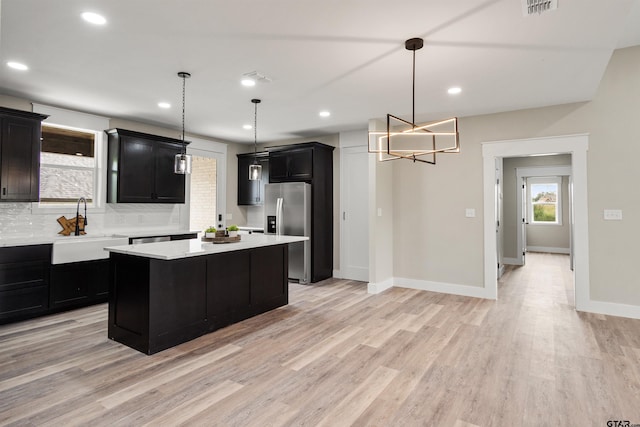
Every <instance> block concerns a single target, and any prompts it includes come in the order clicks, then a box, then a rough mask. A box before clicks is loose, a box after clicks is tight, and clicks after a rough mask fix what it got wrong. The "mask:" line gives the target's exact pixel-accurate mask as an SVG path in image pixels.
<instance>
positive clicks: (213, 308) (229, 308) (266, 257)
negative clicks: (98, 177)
mask: <svg viewBox="0 0 640 427" xmlns="http://www.w3.org/2000/svg"><path fill="white" fill-rule="evenodd" d="M307 239H308V238H307V237H302V236H273V235H260V234H252V235H244V236H242V240H241V241H240V242H236V243H226V244H213V243H209V242H203V241H201V240H199V239H191V240H179V241H172V242H158V243H144V244H138V245H126V246H114V247H108V248H105V250H108V251H109V252H110V280H109V326H108V335H109V338H111V339H113V340H115V341H118V342H120V343H122V344H125V345H127V346H129V347H131V348H134V349H136V350H138V351H141V352H143V353H146V354H153V353H157V352H159V351H162V350H165V349H167V348H170V347H173V346H175V345H178V344H181V343H184V342H186V341H189V340H192V339H194V338H197V337H199V336H201V335H204V334H206V333H209V332H212V331H214V330H216V329H220V328H222V327H224V326H227V325H230V324H232V323H236V322H239V321H241V320H244V319H247V318H249V317H252V316H255V315H257V314H260V313H264V312H266V311H269V310H272V309H274V308H277V307H280V306H283V305H286V304H288V302H289V293H288V282H287V276H288V247H287V245H288V244H289V243H294V242H300V241H303V240H307Z"/></svg>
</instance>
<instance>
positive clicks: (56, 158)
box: [40, 124, 97, 205]
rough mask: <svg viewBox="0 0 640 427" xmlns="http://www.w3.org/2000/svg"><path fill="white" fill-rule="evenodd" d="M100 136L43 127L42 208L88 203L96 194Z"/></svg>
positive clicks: (77, 130) (72, 130)
mask: <svg viewBox="0 0 640 427" xmlns="http://www.w3.org/2000/svg"><path fill="white" fill-rule="evenodd" d="M96 139H97V132H94V131H87V130H81V129H71V128H63V127H58V126H54V125H45V124H43V126H42V148H41V151H40V204H41V205H42V204H45V205H46V204H61V203H62V204H64V203H76V201H77V200H78V199H79V198H80V197H84V198H85V199H86V200H87V203H92V202H93V201H94V200H95V193H96V166H97V165H96V155H95V153H96Z"/></svg>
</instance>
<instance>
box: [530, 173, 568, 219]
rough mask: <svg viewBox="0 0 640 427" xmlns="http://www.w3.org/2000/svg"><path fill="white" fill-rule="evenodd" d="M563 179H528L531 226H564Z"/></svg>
mask: <svg viewBox="0 0 640 427" xmlns="http://www.w3.org/2000/svg"><path fill="white" fill-rule="evenodd" d="M561 184H562V178H561V177H549V178H527V190H528V194H529V197H528V201H529V223H530V224H562V211H561V206H562V205H561V203H560V197H561V194H560V189H561Z"/></svg>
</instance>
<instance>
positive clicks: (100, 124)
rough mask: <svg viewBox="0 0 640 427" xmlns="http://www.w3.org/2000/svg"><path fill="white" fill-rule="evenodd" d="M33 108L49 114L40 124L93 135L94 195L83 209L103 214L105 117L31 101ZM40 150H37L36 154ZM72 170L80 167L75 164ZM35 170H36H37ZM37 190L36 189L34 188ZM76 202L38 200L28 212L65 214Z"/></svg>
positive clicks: (105, 157)
mask: <svg viewBox="0 0 640 427" xmlns="http://www.w3.org/2000/svg"><path fill="white" fill-rule="evenodd" d="M33 111H34V112H38V113H42V114H47V115H49V117H48V118H47V119H46V120H45V121H43V125H44V126H52V127H58V128H62V129H72V130H79V131H82V132H91V133H94V134H95V141H94V144H95V147H94V153H95V154H94V162H95V163H94V168H93V171H94V174H93V181H94V182H93V193H94V198H93V201H92V202H91V203H88V204H87V211H88V212H93V213H104V212H105V211H106V194H107V188H106V187H107V179H106V172H105V170H106V161H107V143H106V141H107V140H106V135H105V133H104V130H105V129H108V128H109V119H107V118H105V117H100V116H94V115H91V114H86V113H80V112H77V111H71V110H65V109H62V108H56V107H50V106H47V105H41V104H35V103H34V104H33ZM41 152H42V150H41V151H40V152H39V153H38V155H40V153H41ZM76 169H80V167H77V168H76ZM38 173H39V172H38ZM39 185H40V183H39V184H38V186H39ZM39 190H40V189H39V188H38V191H39ZM76 206H77V202H69V203H55V204H49V203H44V204H42V203H40V201H37V202H32V203H31V213H32V214H57V213H62V214H69V213H72V212H75V209H76Z"/></svg>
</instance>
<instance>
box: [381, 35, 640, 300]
mask: <svg viewBox="0 0 640 427" xmlns="http://www.w3.org/2000/svg"><path fill="white" fill-rule="evenodd" d="M638 75H640V46H637V47H632V48H627V49H621V50H617V51H615V52H614V54H613V56H612V58H611V61H610V64H609V66H608V68H607V70H606V73H605V75H604V76H603V79H602V83H601V85H600V87H599V88H598V90H597V92H596V94H595V96H594V98H593V100H592V101H591V102H584V103H575V104H567V105H560V106H553V107H545V108H537V109H529V110H521V111H512V112H506V113H498V114H491V115H483V116H474V117H464V118H462V119H460V123H459V124H460V126H459V130H460V138H461V144H462V152H461V153H460V154H458V155H455V154H451V155H442V156H438V164H437V165H436V166H429V165H422V164H420V165H418V164H413V163H411V162H408V161H403V160H398V161H396V162H394V163H395V164H394V165H393V168H394V169H393V185H392V192H393V194H394V197H395V199H394V221H393V233H394V276H395V277H396V278H412V279H417V280H422V281H427V282H428V281H437V282H445V283H449V284H453V285H456V284H457V285H466V286H467V287H476V286H478V287H482V286H483V250H484V249H483V239H484V236H483V218H482V204H483V201H482V194H483V173H482V162H483V159H482V152H481V147H480V146H481V143H482V142H483V141H499V140H511V139H521V138H522V139H524V138H534V137H544V136H556V135H571V134H583V133H588V134H589V151H588V206H589V208H588V218H589V237H590V242H589V253H590V266H589V273H590V296H591V299H593V300H597V301H603V302H609V303H616V304H626V305H633V306H640V282H639V281H638V273H637V269H636V267H635V265H636V263H637V261H636V260H637V257H638V250H637V244H636V240H637V236H638V235H640V221H639V218H638V216H640V198H639V197H638V194H639V193H638V191H637V183H638V181H639V177H638V172H637V171H638V167H637V159H638V158H640V128H639V127H638V126H635V122H637V116H638V112H639V111H640V79H638V77H637V76H638ZM465 207H473V208H476V212H477V214H478V215H477V217H476V218H473V219H470V218H465V216H464V208H465ZM604 209H621V210H622V211H623V218H624V219H623V220H622V221H604V220H603V210H604Z"/></svg>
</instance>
